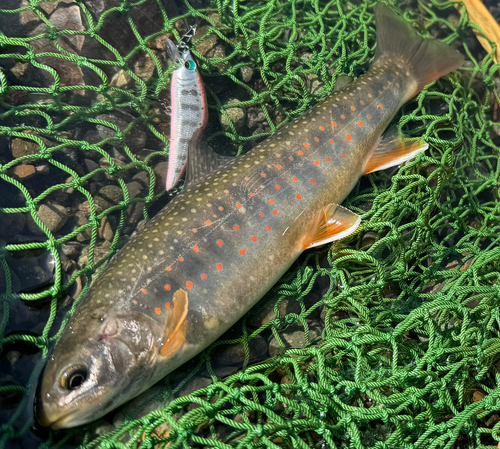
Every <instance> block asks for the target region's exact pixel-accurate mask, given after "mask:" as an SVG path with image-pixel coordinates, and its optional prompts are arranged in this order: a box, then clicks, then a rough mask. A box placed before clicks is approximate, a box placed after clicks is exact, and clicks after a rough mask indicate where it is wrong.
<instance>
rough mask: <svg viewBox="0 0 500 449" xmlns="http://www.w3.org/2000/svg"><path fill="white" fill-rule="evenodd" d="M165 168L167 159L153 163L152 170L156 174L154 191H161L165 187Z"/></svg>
mask: <svg viewBox="0 0 500 449" xmlns="http://www.w3.org/2000/svg"><path fill="white" fill-rule="evenodd" d="M167 168H168V162H167V161H162V162H158V164H156V165H155V167H154V172H155V175H156V185H155V192H161V191H163V190H164V189H165V185H166V183H167Z"/></svg>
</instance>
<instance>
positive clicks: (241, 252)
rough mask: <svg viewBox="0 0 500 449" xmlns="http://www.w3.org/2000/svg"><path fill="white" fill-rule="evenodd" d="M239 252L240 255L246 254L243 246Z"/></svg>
mask: <svg viewBox="0 0 500 449" xmlns="http://www.w3.org/2000/svg"><path fill="white" fill-rule="evenodd" d="M239 253H240V256H244V255H245V254H246V251H245V250H244V249H243V248H241V249H240V250H239Z"/></svg>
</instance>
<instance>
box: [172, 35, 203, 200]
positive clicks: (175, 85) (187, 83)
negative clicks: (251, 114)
mask: <svg viewBox="0 0 500 449" xmlns="http://www.w3.org/2000/svg"><path fill="white" fill-rule="evenodd" d="M186 36H187V37H190V36H188V35H185V36H183V37H186ZM166 48H167V53H168V54H169V56H170V59H172V60H173V61H174V64H175V65H176V66H177V68H176V69H175V70H174V72H173V73H172V84H171V87H170V93H171V105H170V107H169V110H170V115H171V122H170V151H169V158H168V169H167V183H166V188H167V191H168V190H172V189H173V188H174V187H175V186H176V185H177V184H178V183H179V181H180V179H181V177H182V175H183V174H184V172H185V170H186V163H187V155H188V147H189V144H190V143H191V141H192V139H193V138H197V139H199V136H201V134H202V133H201V132H197V131H199V130H203V129H204V128H205V127H206V126H207V121H208V111H207V97H206V94H205V88H204V86H203V81H202V80H201V77H200V74H199V72H198V70H197V68H196V63H195V62H194V61H193V58H192V57H191V53H190V52H189V49H188V48H187V46H186V45H185V44H184V42H182V44H181V45H180V46H176V45H175V44H174V43H173V42H172V41H171V40H170V39H167V41H166ZM194 136H198V137H194ZM194 143H196V142H194Z"/></svg>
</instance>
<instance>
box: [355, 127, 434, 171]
mask: <svg viewBox="0 0 500 449" xmlns="http://www.w3.org/2000/svg"><path fill="white" fill-rule="evenodd" d="M427 148H429V145H428V144H427V143H425V142H424V141H423V140H422V139H419V140H413V141H405V140H403V139H402V138H401V136H399V135H398V133H397V131H396V130H394V131H392V130H391V131H388V132H386V133H385V134H384V135H383V136H382V139H381V141H380V143H379V145H378V146H377V148H375V150H374V151H373V152H372V154H371V155H370V157H369V158H368V160H367V161H366V164H365V167H364V170H363V173H364V174H365V175H366V174H368V173H372V172H374V171H378V170H385V169H386V168H390V167H395V166H397V165H401V164H402V163H404V162H406V161H409V160H410V159H413V158H414V157H415V156H416V155H417V154H419V153H422V152H424V151H425V150H427Z"/></svg>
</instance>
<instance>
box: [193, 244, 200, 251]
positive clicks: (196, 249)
mask: <svg viewBox="0 0 500 449" xmlns="http://www.w3.org/2000/svg"><path fill="white" fill-rule="evenodd" d="M199 250H200V248H199V247H198V246H196V245H194V246H193V251H194V252H195V253H197V252H198V251H199Z"/></svg>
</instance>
